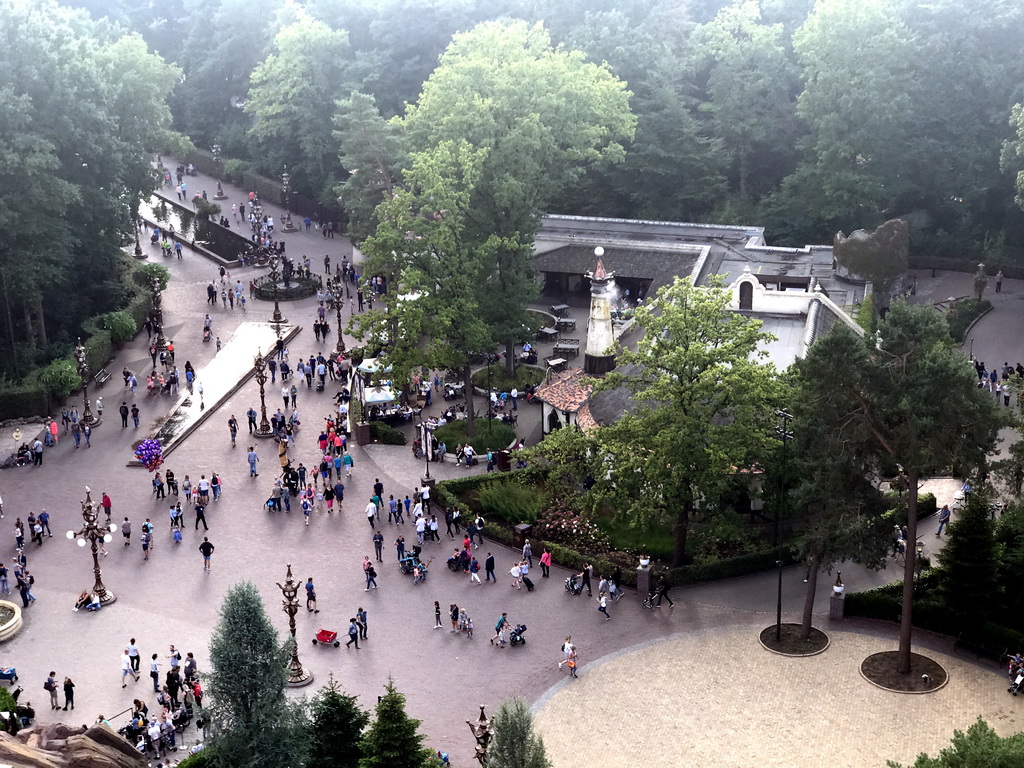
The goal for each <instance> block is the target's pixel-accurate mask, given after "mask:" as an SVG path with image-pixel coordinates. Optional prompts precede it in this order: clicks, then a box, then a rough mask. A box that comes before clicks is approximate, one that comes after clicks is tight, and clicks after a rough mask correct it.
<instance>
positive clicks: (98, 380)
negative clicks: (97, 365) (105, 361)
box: [93, 368, 110, 387]
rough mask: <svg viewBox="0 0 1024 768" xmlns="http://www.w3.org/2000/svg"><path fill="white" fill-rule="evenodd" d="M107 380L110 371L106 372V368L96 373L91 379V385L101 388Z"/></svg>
mask: <svg viewBox="0 0 1024 768" xmlns="http://www.w3.org/2000/svg"><path fill="white" fill-rule="evenodd" d="M109 378H110V371H108V370H107V369H106V368H101V369H100V370H99V371H98V372H97V373H96V376H94V377H93V383H95V384H96V386H97V387H102V386H103V385H104V384H106V383H107V379H109Z"/></svg>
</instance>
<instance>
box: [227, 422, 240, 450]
mask: <svg viewBox="0 0 1024 768" xmlns="http://www.w3.org/2000/svg"><path fill="white" fill-rule="evenodd" d="M228 432H230V433H231V447H232V448H234V447H235V438H236V437H238V419H236V418H235V415H234V414H231V418H230V419H228Z"/></svg>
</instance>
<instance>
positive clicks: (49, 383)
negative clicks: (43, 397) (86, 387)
mask: <svg viewBox="0 0 1024 768" xmlns="http://www.w3.org/2000/svg"><path fill="white" fill-rule="evenodd" d="M38 376H39V380H40V381H41V382H42V383H43V385H44V386H45V387H46V389H47V390H48V391H49V392H50V393H51V394H53V395H55V396H57V397H67V396H68V395H70V394H71V393H72V392H74V391H75V390H77V389H78V388H79V387H80V386H82V379H81V377H80V376H79V375H78V370H77V369H76V368H75V364H74V363H73V362H71V361H70V360H68V359H67V358H63V357H62V358H59V359H57V360H52V361H51V362H50V363H49V364H48V365H45V366H43V367H42V368H40V369H39V371H38Z"/></svg>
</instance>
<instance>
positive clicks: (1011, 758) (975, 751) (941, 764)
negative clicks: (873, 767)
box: [886, 717, 1024, 768]
mask: <svg viewBox="0 0 1024 768" xmlns="http://www.w3.org/2000/svg"><path fill="white" fill-rule="evenodd" d="M1022 754H1024V733H1014V734H1012V735H1011V736H1007V737H1006V738H1003V737H1001V736H1000V735H999V734H998V733H996V732H995V731H994V730H993V729H992V726H990V725H989V724H988V723H986V722H985V721H984V720H982V719H981V718H980V717H979V718H978V719H977V721H976V722H975V723H974V724H973V725H972V726H971V727H970V728H968V729H967V731H966V732H965V731H953V741H952V744H951V745H950V746H949V747H947V748H946V749H944V750H942V751H941V752H939V754H938V757H928V755H926V754H923V753H922V754H921V755H919V756H918V758H917V760H915V761H914V763H913V765H911V766H908V768H1020V765H1021V755H1022ZM886 765H887V766H888V768H903V766H902V765H901V764H900V763H896V762H893V761H892V760H889V761H888V762H887V763H886Z"/></svg>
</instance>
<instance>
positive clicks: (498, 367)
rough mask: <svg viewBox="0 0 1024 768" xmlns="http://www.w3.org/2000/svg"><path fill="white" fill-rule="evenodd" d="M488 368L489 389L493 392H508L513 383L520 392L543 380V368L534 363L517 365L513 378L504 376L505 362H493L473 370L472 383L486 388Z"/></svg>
mask: <svg viewBox="0 0 1024 768" xmlns="http://www.w3.org/2000/svg"><path fill="white" fill-rule="evenodd" d="M488 370H490V372H491V377H490V383H491V389H492V390H494V391H495V392H510V391H511V390H512V387H513V385H514V386H515V387H516V388H518V389H519V391H520V392H522V391H523V390H524V389H526V387H528V386H530V387H535V386H537V385H538V384H540V383H541V382H542V381H543V380H544V369H543V368H538V367H537V366H535V365H517V366H516V375H515V378H513V379H510V378H508V377H507V376H505V364H504V363H495V364H494V365H491V366H489V367H488V368H481V369H480V370H478V371H474V372H473V384H474V385H475V386H477V387H480V389H484V390H486V389H487V371H488Z"/></svg>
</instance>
